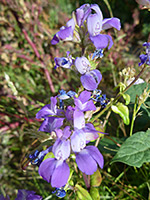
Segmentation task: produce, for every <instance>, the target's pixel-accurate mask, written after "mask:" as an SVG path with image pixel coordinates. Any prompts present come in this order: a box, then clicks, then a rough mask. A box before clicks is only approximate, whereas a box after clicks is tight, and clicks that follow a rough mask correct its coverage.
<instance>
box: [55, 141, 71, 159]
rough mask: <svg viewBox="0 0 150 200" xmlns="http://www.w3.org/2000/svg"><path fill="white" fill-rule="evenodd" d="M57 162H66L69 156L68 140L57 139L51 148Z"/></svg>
mask: <svg viewBox="0 0 150 200" xmlns="http://www.w3.org/2000/svg"><path fill="white" fill-rule="evenodd" d="M52 151H53V154H54V156H55V158H56V159H57V160H63V161H64V160H66V159H67V158H68V157H69V156H70V140H67V141H66V140H61V139H59V138H58V139H57V140H56V142H55V143H54V145H53V148H52Z"/></svg>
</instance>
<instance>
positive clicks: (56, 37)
mask: <svg viewBox="0 0 150 200" xmlns="http://www.w3.org/2000/svg"><path fill="white" fill-rule="evenodd" d="M58 42H59V38H58V36H57V35H56V34H55V35H54V37H53V39H52V40H51V44H52V45H55V44H57V43H58Z"/></svg>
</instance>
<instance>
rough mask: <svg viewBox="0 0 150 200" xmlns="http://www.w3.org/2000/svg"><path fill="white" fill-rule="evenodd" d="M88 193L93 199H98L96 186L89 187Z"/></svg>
mask: <svg viewBox="0 0 150 200" xmlns="http://www.w3.org/2000/svg"><path fill="white" fill-rule="evenodd" d="M90 195H91V197H92V199H93V200H100V195H99V191H98V188H93V187H91V189H90Z"/></svg>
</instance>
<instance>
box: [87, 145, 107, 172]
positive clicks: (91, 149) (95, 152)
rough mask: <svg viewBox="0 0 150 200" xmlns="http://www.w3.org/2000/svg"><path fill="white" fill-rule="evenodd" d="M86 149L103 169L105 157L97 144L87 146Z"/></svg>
mask: <svg viewBox="0 0 150 200" xmlns="http://www.w3.org/2000/svg"><path fill="white" fill-rule="evenodd" d="M86 150H87V151H88V153H89V154H90V155H91V156H92V157H93V159H94V160H95V161H96V162H97V163H98V165H99V166H100V168H101V169H102V168H103V166H104V158H103V156H102V154H101V153H100V151H99V150H98V148H97V147H95V146H87V147H86Z"/></svg>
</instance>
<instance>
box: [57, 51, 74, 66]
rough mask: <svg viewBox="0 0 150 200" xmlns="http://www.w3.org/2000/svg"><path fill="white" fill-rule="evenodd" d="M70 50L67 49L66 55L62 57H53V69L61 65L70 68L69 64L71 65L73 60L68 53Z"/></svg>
mask: <svg viewBox="0 0 150 200" xmlns="http://www.w3.org/2000/svg"><path fill="white" fill-rule="evenodd" d="M69 54H70V52H69V51H67V57H66V58H65V57H62V58H57V57H56V58H54V61H55V64H56V65H55V67H54V68H55V69H57V68H58V67H63V68H71V66H72V65H73V62H74V60H73V59H72V56H71V55H69Z"/></svg>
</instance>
